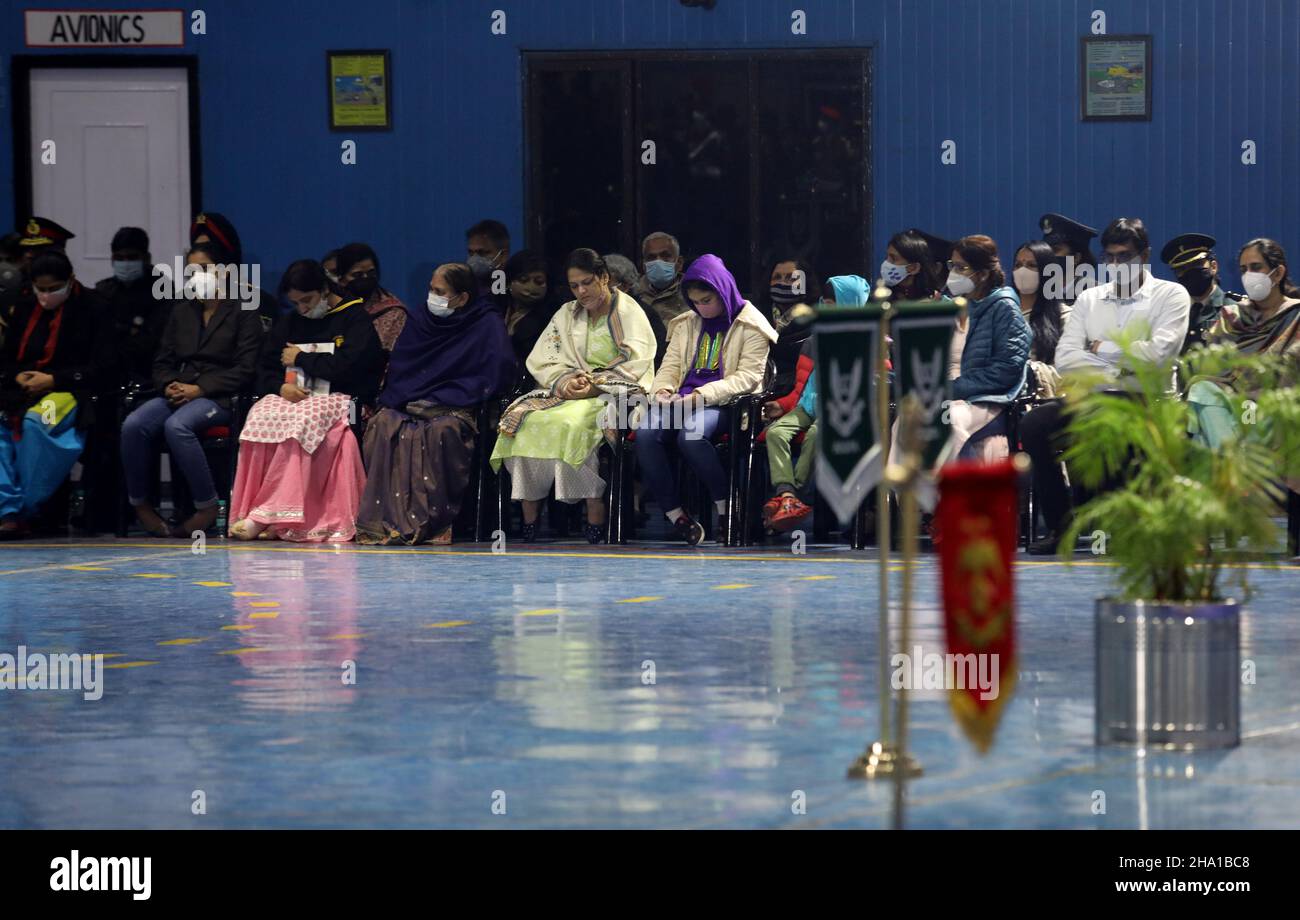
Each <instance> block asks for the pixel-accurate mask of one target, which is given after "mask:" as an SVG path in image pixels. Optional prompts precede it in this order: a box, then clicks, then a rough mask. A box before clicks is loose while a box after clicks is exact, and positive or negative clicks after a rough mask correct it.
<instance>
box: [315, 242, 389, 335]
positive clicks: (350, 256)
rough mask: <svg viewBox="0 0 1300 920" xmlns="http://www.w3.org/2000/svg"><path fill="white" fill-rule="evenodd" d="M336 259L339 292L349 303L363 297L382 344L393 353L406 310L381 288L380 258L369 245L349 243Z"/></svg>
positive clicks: (336, 288) (338, 251) (335, 254)
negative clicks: (355, 298)
mask: <svg viewBox="0 0 1300 920" xmlns="http://www.w3.org/2000/svg"><path fill="white" fill-rule="evenodd" d="M333 255H334V264H335V269H334V270H335V271H336V272H337V273H338V283H337V284H336V285H334V288H335V292H336V293H337V294H338V295H339V296H340V297H342V298H344V299H345V300H351V299H352V298H354V297H360V298H361V299H362V300H363V301H364V308H365V311H366V313H368V314H369V315H370V320H371V322H373V323H374V324H375V332H376V333H378V335H379V344H380V345H381V346H383V349H384V351H386V352H391V351H392V350H393V344H394V343H395V342H396V341H397V337H398V336H399V335H401V332H402V324H403V323H405V322H406V308H405V306H404V305H403V303H402V302H401V301H400V300H398V299H397V297H396V295H394V294H392V293H390V292H388V291H386V290H384V288H382V287H380V285H379V256H377V255H375V251H374V250H373V249H371V248H370V247H369V246H367V245H366V244H365V243H349V244H348V245H346V246H344V247H343V248H342V249H339V250H336V251H335V252H334V254H333Z"/></svg>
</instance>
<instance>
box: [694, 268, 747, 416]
mask: <svg viewBox="0 0 1300 920" xmlns="http://www.w3.org/2000/svg"><path fill="white" fill-rule="evenodd" d="M691 281H702V282H704V283H705V284H707V285H708V286H709V287H711V288H713V290H714V291H716V292H717V294H718V297H719V298H720V299H721V300H722V304H723V306H724V307H725V308H726V309H725V310H724V311H723V313H722V315H721V316H715V317H713V318H712V319H705V318H704V317H702V316H701V317H700V337H699V339H698V340H697V341H696V343H695V350H694V352H693V353H692V355H691V368H690V370H689V371H688V372H687V374H686V378H685V379H684V380H682V385H681V386H680V387H678V388H677V392H679V393H681V394H682V395H683V396H687V395H689V394H691V393H693V392H695V391H696V390H698V389H699V388H700V387H702V386H704V385H705V384H706V383H712V382H713V381H714V380H721V379H722V377H723V376H724V374H725V371H724V370H723V367H722V341H723V339H724V338H726V335H727V330H728V329H730V328H731V324H732V323H733V322H735V320H736V317H737V316H739V315H740V311H741V310H743V309H744V308H745V298H743V297H741V296H740V289H739V288H738V287H736V279H735V278H734V277H733V276H732V274H731V272H729V271H727V266H725V265H723V264H722V260H721V259H719V258H718V257H717V256H715V255H703V256H700V257H699V258H698V259H696V260H695V261H694V262H692V263H691V265H690V267H689V268H688V269H686V272H685V273H684V274H683V275H682V293H683V295H685V297H686V302H687V303H689V304H690V305H691V309H692V310H695V303H694V302H693V301H692V300H691V299H690V295H689V294H688V293H687V291H686V285H687V283H688V282H691ZM695 312H696V313H697V314H698V313H699V312H700V311H699V310H695Z"/></svg>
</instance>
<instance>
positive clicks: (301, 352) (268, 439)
mask: <svg viewBox="0 0 1300 920" xmlns="http://www.w3.org/2000/svg"><path fill="white" fill-rule="evenodd" d="M281 288H282V289H283V290H284V291H285V296H286V298H287V299H288V300H289V302H290V303H292V304H293V312H292V313H288V314H286V315H285V316H282V317H281V318H280V319H279V320H277V321H276V324H275V325H274V326H272V327H271V332H270V335H268V336H267V339H266V341H265V342H264V343H263V346H262V357H261V359H260V361H259V364H258V372H257V390H258V393H260V394H262V396H261V399H259V400H258V401H257V404H256V405H254V406H253V410H252V411H251V412H250V413H249V414H248V420H247V421H246V422H245V423H244V429H243V433H242V435H241V440H240V448H239V471H238V473H237V474H236V476H235V488H234V491H233V492H232V494H231V500H230V510H231V515H230V519H231V521H232V522H233V523H232V524H231V526H230V535H231V536H233V537H237V538H239V539H241V540H253V539H257V538H259V537H261V538H262V539H271V538H278V539H281V540H293V541H309V542H321V541H329V542H331V543H333V542H343V541H347V540H351V539H352V538H353V536H355V534H356V517H357V505H358V503H359V502H360V501H361V491H362V489H364V488H365V484H366V474H365V469H364V467H363V466H362V464H361V451H360V448H359V447H358V446H357V439H356V436H355V435H354V434H353V432H352V428H351V423H352V422H354V421H355V420H356V417H357V415H358V414H359V412H358V407H357V406H356V405H355V404H354V403H353V400H354V399H355V400H357V402H359V403H360V404H362V405H370V404H372V403H373V402H374V400H375V396H376V395H377V394H378V392H379V378H380V376H381V375H382V374H383V370H384V365H385V363H386V361H387V355H386V354H385V352H384V350H383V347H382V345H381V344H380V341H379V334H378V333H377V332H376V331H375V327H374V323H373V322H372V321H371V317H370V314H369V313H368V312H366V306H365V298H363V297H358V296H348V295H344V296H340V295H339V294H338V293H337V290H338V286H337V285H333V284H330V282H329V280H328V278H327V277H326V275H325V270H324V268H322V267H321V264H320V263H319V262H316V261H313V260H311V259H302V260H300V261H298V262H295V263H293V264H292V265H290V266H289V269H288V270H287V271H286V272H285V275H284V281H283V283H282V284H281Z"/></svg>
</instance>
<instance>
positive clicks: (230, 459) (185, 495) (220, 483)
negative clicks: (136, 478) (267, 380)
mask: <svg viewBox="0 0 1300 920" xmlns="http://www.w3.org/2000/svg"><path fill="white" fill-rule="evenodd" d="M155 395H156V394H155V393H152V392H132V393H127V394H126V395H125V396H123V397H122V400H121V417H122V419H123V421H125V420H126V417H127V416H128V415H130V414H131V411H132V410H134V409H135V408H136V407H137V406H138V405H139V404H141V403H144V402H146V401H148V400H149V399H152V398H153V397H154V396H155ZM255 401H256V397H253V396H251V395H250V394H246V393H237V394H235V395H234V396H231V397H230V414H231V416H232V418H231V420H230V424H229V425H213V426H211V427H209V428H207V429H205V430H204V431H203V432H202V433H200V434H199V443H200V445H201V446H202V448H203V454H204V456H205V457H206V458H207V460H208V467H209V469H211V470H212V479H213V482H214V484H215V485H216V487H217V499H218V500H219V501H224V502H226V505H227V509H228V508H229V505H230V492H231V490H232V489H233V488H234V485H235V468H236V464H237V463H238V461H239V433H240V431H242V430H243V427H244V420H245V419H247V417H248V411H249V409H250V408H251V407H252V404H253V403H254V402H255ZM118 430H119V431H120V430H121V429H120V428H119V429H118ZM166 453H169V452H168V450H167V442H166V440H165V439H164V440H163V442H162V444H161V445H160V450H159V453H158V463H159V464H161V461H162V455H163V454H166ZM153 478H154V482H155V483H157V482H158V481H159V478H160V473H159V468H158V466H155V468H154V477H153ZM171 485H172V507H173V509H174V510H175V512H176V513H177V514H178V515H179V516H182V517H183V516H184V514H183V509H185V508H187V507H188V506H189V503H190V502H191V498H190V495H189V484H188V483H186V482H185V477H184V476H181V475H179V472H178V471H175V470H174V471H173V475H172V478H171ZM128 498H129V496H127V494H126V488H125V483H123V488H122V495H121V500H120V501H119V502H118V520H117V536H118V537H125V536H126V535H127V534H128V532H129V529H130V525H131V519H132V516H133V512H132V509H131V505H130V502H129V501H128Z"/></svg>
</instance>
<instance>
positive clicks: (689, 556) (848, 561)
mask: <svg viewBox="0 0 1300 920" xmlns="http://www.w3.org/2000/svg"><path fill="white" fill-rule="evenodd" d="M151 546H156V544H149V543H68V544H62V543H51V544H33V543H0V552H3V551H4V550H6V549H27V550H32V549H122V548H132V549H149V548H150V547H151ZM207 549H208V552H220V551H225V552H254V553H257V552H261V553H332V554H335V555H338V554H340V553H349V554H353V553H355V554H358V555H364V554H366V553H374V554H378V555H403V554H404V555H408V556H501V557H503V558H508V557H512V556H513V557H528V558H548V557H553V558H556V559H666V560H672V561H682V560H712V559H718V560H723V561H732V562H783V563H830V564H833V565H873V566H878V565H879V564H880V560H879V559H876V558H874V557H872V556H862V555H859V553H860V552H861V551H858V550H849V549H848V548H847V547H846V548H845V549H844V550H843V553H844V555H838V556H837V555H831V554H827V555H821V554H817V553H814V554H811V555H810V554H803V555H795V554H793V553H788V554H787V553H775V552H774V553H771V554H769V555H757V554H750V555H730V554H726V553H710V554H704V553H698V552H691V553H686V552H681V553H651V552H631V551H629V552H572V551H567V550H557V551H552V552H545V551H520V550H511V551H510V552H507V553H493V552H492V551H491V550H490V549H489V548H488V547H487V545H486V544H485V545H484V548H483V549H477V550H450V549H433V548H426V547H421V546H415V547H383V546H355V545H352V544H346V543H336V544H315V545H312V546H274V545H272V546H266V545H251V546H229V545H218V544H215V543H209V544H208V547H207ZM159 550H160V552H158V553H155V554H153V555H152V556H144V557H140V558H142V559H152V558H158V557H159V556H162V555H190V550H189V548H188V547H187V548H185V549H183V550H162V548H161V547H159ZM850 553H852V555H849V554H850ZM927 559H929V561H931V562H937V560H938V557H937V556H935V557H922V561H926V560H927ZM105 561H107V562H112V563H119V562H125V561H128V560H126V559H113V560H105ZM1298 561H1300V559H1293V558H1291V557H1279V558H1278V560H1277V562H1246V563H1232V564H1224V566H1223V568H1225V569H1238V568H1242V569H1278V570H1280V571H1288V570H1292V571H1296V572H1300V565H1297V564H1296V563H1297V562H1298ZM1015 564H1016V565H1018V566H1031V565H1032V566H1038V565H1076V566H1104V567H1107V568H1110V567H1113V566H1114V565H1115V563H1113V562H1104V561H1095V560H1075V561H1072V562H1062V561H1061V560H1059V559H1056V560H1051V559H1046V560H1036V559H1017V560H1016V562H1015ZM62 568H63V566H62V565H56V564H49V565H43V566H39V567H36V568H32V569H14V570H11V571H0V575H17V574H22V573H26V572H37V571H43V570H46V569H62ZM254 596H255V595H254Z"/></svg>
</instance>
